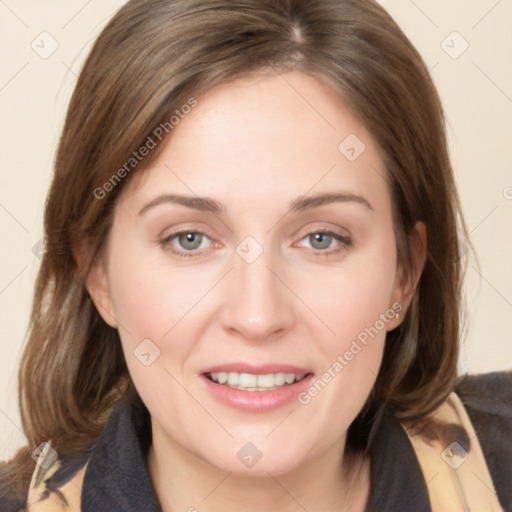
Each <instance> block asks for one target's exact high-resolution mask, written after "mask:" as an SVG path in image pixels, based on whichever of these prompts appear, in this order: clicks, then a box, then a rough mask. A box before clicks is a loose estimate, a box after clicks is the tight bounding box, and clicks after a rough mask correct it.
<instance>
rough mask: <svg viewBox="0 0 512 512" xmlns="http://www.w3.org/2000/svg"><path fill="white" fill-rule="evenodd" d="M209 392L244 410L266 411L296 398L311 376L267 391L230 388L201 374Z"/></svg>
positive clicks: (221, 400) (222, 400)
mask: <svg viewBox="0 0 512 512" xmlns="http://www.w3.org/2000/svg"><path fill="white" fill-rule="evenodd" d="M201 378H202V380H203V381H204V382H205V384H206V387H207V388H208V390H209V391H210V393H211V394H212V395H213V396H214V397H215V398H216V399H217V400H219V401H220V402H222V403H224V404H226V405H229V406H230V407H233V408H234V409H238V410H239V411H245V412H267V411H272V410H274V409H278V408H279V407H282V406H284V405H285V404H287V403H289V402H291V401H292V400H293V399H297V396H298V395H299V394H300V393H301V392H302V391H304V390H305V389H306V388H307V387H308V386H309V383H310V381H311V379H312V378H313V375H312V374H310V375H307V376H306V377H304V378H303V379H302V380H301V381H299V382H294V383H293V384H287V385H285V386H282V387H280V388H277V389H272V390H269V391H243V390H241V389H234V388H230V387H229V386H225V385H223V384H217V383H215V382H213V381H212V380H210V379H209V378H208V377H206V375H202V376H201Z"/></svg>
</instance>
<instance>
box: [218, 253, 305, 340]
mask: <svg viewBox="0 0 512 512" xmlns="http://www.w3.org/2000/svg"><path fill="white" fill-rule="evenodd" d="M233 267H234V268H233V270H232V271H231V272H230V277H229V282H228V283H227V286H226V289H225V297H224V299H225V300H224V305H223V309H222V313H221V319H222V324H223V327H224V329H226V330H227V331H230V332H231V333H234V334H238V336H241V337H243V338H244V339H246V340H248V341H265V340H270V339H276V338H278V337H280V336H282V335H283V334H284V333H286V332H289V331H290V330H291V329H292V327H293V325H294V323H295V319H296V314H295V308H296V304H294V297H293V294H292V293H291V292H290V290H289V289H287V287H286V285H285V284H283V283H284V282H286V279H285V276H286V272H285V270H284V268H283V265H279V263H278V262H277V261H276V258H273V257H272V255H271V254H270V251H265V250H264V251H263V253H262V254H261V255H260V256H259V257H258V258H257V259H256V261H253V262H250V263H248V262H247V261H245V260H244V259H243V258H242V257H240V256H239V255H238V254H234V262H233Z"/></svg>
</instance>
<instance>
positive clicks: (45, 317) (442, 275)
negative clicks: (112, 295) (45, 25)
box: [17, 0, 466, 492]
mask: <svg viewBox="0 0 512 512" xmlns="http://www.w3.org/2000/svg"><path fill="white" fill-rule="evenodd" d="M263 69H273V70H274V71H278V72H280V71H281V70H287V69H295V70H299V71H302V72H304V73H307V74H309V75H311V76H314V77H316V78H318V79H320V80H323V81H324V82H326V83H328V84H329V85H330V86H331V87H332V89H333V90H334V91H336V92H337V93H338V94H339V97H340V99H341V100H342V101H343V102H344V103H345V105H347V106H348V107H349V108H350V109H351V110H352V111H353V112H354V113H355V114H356V115H357V116H358V118H359V119H360V120H361V121H362V122H363V124H364V125H365V126H366V127H367V129H368V130H369V131H370V133H371V134H372V135H373V137H374V139H375V141H376V142H377V144H378V145H379V147H380V149H381V150H382V154H383V158H384V160H385V164H386V167H387V171H388V177H387V179H388V182H389V187H390V192H391V194H392V198H393V203H394V209H395V211H394V221H395V231H396V240H397V250H398V261H399V264H400V265H401V266H402V268H403V269H404V271H405V274H406V276H408V277H409V278H410V277H411V273H412V257H411V253H410V245H409V244H408V237H409V236H410V235H411V233H412V232H413V228H414V225H415V223H416V221H418V220H421V221H423V222H425V224H426V226H427V233H428V247H427V260H426V264H425V268H424V271H423V274H422V277H421V279H420V282H419V285H418V288H417V290H416V292H415V296H414V299H413V302H412V304H411V306H410V308H409V310H408V311H407V314H406V317H405V319H404V321H403V323H402V325H401V326H400V327H399V328H397V329H395V330H394V331H392V332H390V333H388V336H387V342H386V347H385V353H384V359H383V364H382V367H381V370H380V373H379V375H378V378H377V381H376V384H375V387H374V389H373V390H372V393H371V395H370V397H369V399H368V402H367V404H366V405H365V407H364V409H363V411H361V413H360V415H359V416H358V418H357V419H356V421H354V423H353V425H352V426H351V429H350V432H349V434H350V435H349V442H350V443H351V444H352V446H358V447H359V448H362V449H364V448H365V447H367V446H368V439H369V437H368V435H367V434H368V430H370V431H372V429H373V430H374V429H375V428H377V425H378V418H379V417H380V415H381V414H382V412H383V411H385V410H386V411H389V412H390V413H392V414H395V415H396V416H397V417H399V418H401V419H413V420H414V419H415V418H420V417H422V416H423V415H425V414H427V413H428V412H430V411H431V410H433V409H434V408H435V407H436V406H437V405H439V404H440V403H441V402H442V401H443V400H444V399H445V398H446V396H447V395H448V393H449V392H450V391H451V390H452V387H453V383H454V380H455V378H456V368H457V357H458V339H459V322H460V319H459V311H460V302H461V276H462V272H461V261H460V258H459V252H460V247H459V236H458V230H459V229H460V231H461V235H462V236H463V237H464V238H465V237H466V230H465V227H464V222H463V219H462V216H461V215H460V206H459V201H458V197H457V192H456V189H455V185H454V179H453V175H452V170H451V166H450V162H449V157H448V152H447V143H446V137H445V131H444V130H445V128H444V117H443V110H442V106H441V103H440V100H439V98H438V95H437V92H436V90H435V87H434V85H433V82H432V80H431V78H430V76H429V72H428V69H427V68H426V66H425V64H424V62H423V60H422V58H421V57H420V55H419V54H418V52H417V51H416V50H415V49H414V47H413V46H412V44H411V43H410V42H409V40H408V39H407V37H406V36H405V35H404V34H403V32H402V31H401V30H400V29H399V27H398V26H397V25H396V24H395V22H394V21H393V20H392V18H391V17H390V16H389V15H388V14H387V13H386V12H385V10H384V9H383V8H382V7H380V6H379V5H378V4H377V3H376V2H375V1H373V0H318V1H315V2H304V1H303V0H257V1H256V0H229V1H228V0H173V1H170V0H132V1H130V2H128V3H127V4H126V5H125V6H124V7H122V8H121V9H120V10H119V12H118V13H117V14H116V15H115V16H114V18H113V19H112V20H111V21H110V23H109V24H108V25H107V27H106V28H105V29H104V30H103V32H102V33H101V35H100V36H99V37H98V39H97V41H96V43H95V45H94V47H93V49H92V51H91V53H90V55H89V57H88V59H87V61H86V63H85V65H84V68H83V70H82V72H81V74H80V77H79V79H78V82H77V84H76V88H75V91H74V94H73V97H72V99H71V102H70V105H69V109H68V112H67V116H66V120H65V125H64V129H63V132H62V136H61V139H60V144H59V148H58V152H57V157H56V162H55V172H54V175H53V181H52V184H51V188H50V192H49V195H48V199H47V204H46V211H45V220H44V228H45V240H46V249H45V252H44V255H43V259H42V263H41V267H40V271H39V275H38V278H37V283H36V288H35V296H34V302H33V307H32V316H31V322H30V329H29V337H28V343H27V345H26V348H25V352H24V355H23V360H22V363H21V368H20V373H19V386H20V408H21V416H22V423H23V428H24V431H25V433H26V435H27V439H28V444H29V447H31V449H33V448H35V447H36V446H38V445H39V444H40V443H41V442H44V441H47V440H51V443H52V446H53V447H54V448H55V449H56V450H57V452H58V453H59V455H60V456H61V457H62V456H66V457H70V456H75V455H78V454H80V453H83V452H84V451H85V450H86V449H87V448H88V447H89V446H90V445H91V444H92V443H93V441H94V440H95V439H96V438H97V437H98V436H99V435H100V433H101V431H102V429H103V427H104V424H105V422H106V420H107V418H108V416H109V414H110V412H111V410H112V407H113V406H114V405H115V404H116V403H117V401H118V400H119V399H120V398H121V397H122V396H123V395H124V394H125V393H126V392H127V390H128V389H129V388H130V387H131V385H132V384H131V380H130V377H129V374H128V371H127V367H126V364H125V361H124V357H123V353H122V350H121V345H120V340H119V336H118V333H117V331H116V330H115V329H113V328H111V327H109V326H108V325H107V324H106V323H105V322H104V321H103V320H102V318H101V317H100V315H99V314H98V312H97V311H96V309H95V307H94V305H93V303H92V301H91V298H90V297H89V295H88V293H87V291H86V288H85V286H84V277H83V275H82V274H81V272H80V271H79V269H78V267H77V263H76V260H75V258H74V255H73V249H74V248H75V249H76V247H77V246H79V245H84V244H85V246H87V247H88V249H89V255H90V258H89V260H88V261H87V262H86V270H87V269H88V268H90V264H91V263H92V262H93V261H94V259H95V258H97V257H98V256H99V254H100V251H101V249H102V247H103V246H104V241H105V240H106V237H107V235H108V233H109V228H110V225H111V222H112V215H113V211H114V205H115V201H116V197H117V196H118V194H119V193H120V192H121V190H122V189H123V186H124V185H125V184H126V182H127V180H128V179H130V176H127V177H125V178H124V179H123V180H118V182H117V181H116V184H115V186H112V187H109V191H108V192H107V193H105V194H103V195H104V197H101V198H98V194H97V193H95V190H98V187H100V188H101V187H103V185H104V184H105V183H106V182H108V181H109V180H110V179H111V178H112V176H113V174H115V173H116V171H117V170H118V169H120V168H122V167H123V165H125V164H126V162H127V160H129V158H130V157H131V155H132V154H133V152H134V151H136V150H138V149H139V148H140V147H141V146H142V145H144V144H145V143H146V141H147V137H148V136H149V135H151V134H152V133H153V132H154V130H155V127H158V126H161V125H162V124H165V123H168V121H169V118H170V116H171V115H172V114H173V113H174V112H175V111H176V109H180V107H182V105H185V104H187V102H189V101H190V99H191V98H198V99H199V101H200V97H201V94H203V93H204V92H205V91H207V90H208V89H210V88H211V87H213V86H214V85H216V84H219V83H222V82H226V81H228V80H232V79H234V78H237V77H240V76H242V75H245V74H247V73H250V72H253V71H258V70H263ZM169 132H170V133H171V131H170V130H169ZM171 135H172V133H171ZM163 146H164V144H163V143H160V144H158V145H157V147H156V148H155V149H154V150H152V151H151V152H150V153H149V154H148V155H147V156H146V157H145V158H144V160H143V161H142V162H141V163H140V164H139V165H138V166H137V168H136V169H134V170H133V171H131V174H134V173H135V172H139V171H141V170H143V169H144V168H145V167H147V166H148V165H150V164H151V162H152V161H153V159H154V158H155V157H156V156H157V155H158V154H159V152H160V151H161V149H162V147H163ZM24 453H25V455H26V451H25V452H24ZM17 460H18V461H20V460H21V456H20V457H19V458H18V459H17ZM25 462H26V461H25ZM26 466H27V468H26V472H27V473H28V472H30V470H31V469H32V468H33V466H34V463H33V462H32V464H31V465H30V464H26ZM24 486H25V487H23V489H24V492H26V481H25V482H24Z"/></svg>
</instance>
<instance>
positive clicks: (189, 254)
mask: <svg viewBox="0 0 512 512" xmlns="http://www.w3.org/2000/svg"><path fill="white" fill-rule="evenodd" d="M183 234H194V235H203V236H204V237H206V238H209V237H208V235H206V234H205V233H203V232H201V231H193V230H183V231H176V232H175V233H171V234H170V235H168V236H166V237H165V238H163V239H161V240H160V241H159V245H161V246H162V247H163V248H164V249H165V250H168V251H170V252H172V253H173V254H175V255H176V256H178V257H179V258H194V257H197V256H199V255H200V252H199V251H198V250H195V251H181V250H176V249H174V248H173V247H172V245H171V242H172V240H174V239H175V238H176V237H178V236H179V235H183ZM311 235H328V236H332V237H333V239H334V240H337V241H338V242H340V245H339V246H338V247H336V248H334V249H324V250H322V249H316V250H315V249H314V248H311V249H312V250H313V251H314V254H315V256H316V257H322V256H331V255H334V254H338V253H339V252H341V251H345V250H347V249H349V248H350V247H351V246H352V240H351V239H350V238H349V237H347V236H343V235H340V234H339V233H336V232H335V231H329V230H322V229H320V230H313V231H309V232H308V233H306V234H305V235H304V236H303V237H302V238H301V241H302V240H304V239H306V238H307V237H309V236H311Z"/></svg>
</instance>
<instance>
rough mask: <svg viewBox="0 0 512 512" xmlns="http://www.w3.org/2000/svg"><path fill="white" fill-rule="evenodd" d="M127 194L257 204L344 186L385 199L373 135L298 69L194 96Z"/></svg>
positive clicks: (249, 78) (333, 95)
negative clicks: (165, 190) (246, 196)
mask: <svg viewBox="0 0 512 512" xmlns="http://www.w3.org/2000/svg"><path fill="white" fill-rule="evenodd" d="M165 144H166V146H165V147H164V149H163V151H162V153H161V154H160V155H159V157H158V159H157V160H156V161H155V162H154V163H153V165H152V166H151V167H150V168H149V169H147V170H145V171H143V172H141V173H138V174H137V175H134V176H133V178H134V179H133V180H132V181H133V183H132V184H131V185H132V186H131V189H132V190H131V192H132V193H135V192H136V193H137V194H138V195H141V194H142V195H146V198H149V199H150V197H149V196H150V195H151V194H154V193H155V191H156V190H157V189H161V188H162V187H166V186H177V187H178V188H180V189H181V190H182V191H186V189H187V188H188V189H189V190H188V192H189V193H190V192H193V193H197V194H201V195H213V196H215V195H218V194H222V192H223V191H232V190H233V189H236V190H237V191H238V192H239V193H244V192H245V193H250V194H251V195H252V196H255V195H260V196H261V197H262V198H265V197H268V196H269V195H270V194H275V193H276V192H278V191H279V192H281V193H283V194H285V195H286V194H289V195H290V197H291V196H294V195H295V196H297V195H302V194H306V193H307V192H308V191H310V190H312V189H313V188H319V189H322V190H329V189H335V188H339V187H343V188H346V189H349V190H351V191H352V192H354V193H363V192H365V191H366V192H367V193H369V194H373V195H375V194H377V195H381V196H382V195H383V194H385V193H386V192H387V185H386V182H385V179H384V177H385V175H386V171H385V169H384V165H383V162H382V159H381V156H380V151H379V148H378V147H377V145H376V143H375V141H374V140H373V138H372V136H371V135H370V133H369V132H368V130H367V129H366V128H365V127H364V125H363V124H362V123H361V122H360V121H359V119H358V118H357V117H356V116H355V115H353V114H352V113H351V111H350V110H349V109H348V108H347V107H346V105H344V103H343V102H342V101H341V99H340V98H339V96H338V95H337V94H336V93H335V92H334V91H333V90H332V89H330V88H329V87H328V86H327V85H326V84H325V83H323V82H321V81H319V80H318V79H315V78H312V77H310V76H307V75H304V74H302V73H299V72H297V71H293V72H288V73H277V72H272V73H265V74H262V73H260V74H253V75H250V76H247V77H244V78H241V79H237V80H235V81H232V82H229V83H224V84H221V85H219V86H217V87H215V88H213V89H211V90H210V91H208V93H206V94H205V95H203V96H201V97H199V98H198V104H197V106H196V107H195V108H194V109H193V110H192V111H191V112H190V113H188V114H187V115H184V116H183V117H182V118H181V119H180V121H179V124H178V125H177V126H175V128H174V129H173V131H172V133H171V136H170V137H169V138H168V140H167V141H165Z"/></svg>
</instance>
